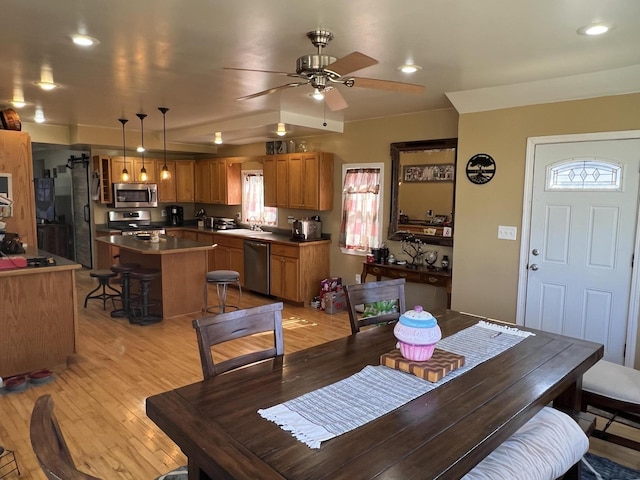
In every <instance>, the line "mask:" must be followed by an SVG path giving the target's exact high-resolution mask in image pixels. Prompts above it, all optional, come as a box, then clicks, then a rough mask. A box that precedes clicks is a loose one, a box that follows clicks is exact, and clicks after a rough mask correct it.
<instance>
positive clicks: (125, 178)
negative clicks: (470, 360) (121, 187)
mask: <svg viewBox="0 0 640 480" xmlns="http://www.w3.org/2000/svg"><path fill="white" fill-rule="evenodd" d="M118 121H119V122H120V123H121V124H122V159H123V162H124V163H123V168H122V173H121V174H120V178H121V179H122V181H123V182H128V181H129V172H128V171H127V146H126V145H127V144H126V142H125V138H124V124H125V123H127V122H128V121H129V120H127V119H126V118H119V119H118Z"/></svg>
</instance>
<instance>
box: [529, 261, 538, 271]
mask: <svg viewBox="0 0 640 480" xmlns="http://www.w3.org/2000/svg"><path fill="white" fill-rule="evenodd" d="M529 270H533V271H534V272H535V271H536V270H538V265H536V264H535V263H532V264H531V265H529Z"/></svg>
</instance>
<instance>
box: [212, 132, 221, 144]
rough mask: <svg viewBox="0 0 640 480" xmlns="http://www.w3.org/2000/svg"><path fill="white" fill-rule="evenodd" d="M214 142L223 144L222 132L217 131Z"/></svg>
mask: <svg viewBox="0 0 640 480" xmlns="http://www.w3.org/2000/svg"><path fill="white" fill-rule="evenodd" d="M213 143H215V144H216V145H221V144H222V132H215V133H214V136H213Z"/></svg>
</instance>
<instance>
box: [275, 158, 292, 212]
mask: <svg viewBox="0 0 640 480" xmlns="http://www.w3.org/2000/svg"><path fill="white" fill-rule="evenodd" d="M275 206H276V207H280V208H289V156H288V155H276V205H275Z"/></svg>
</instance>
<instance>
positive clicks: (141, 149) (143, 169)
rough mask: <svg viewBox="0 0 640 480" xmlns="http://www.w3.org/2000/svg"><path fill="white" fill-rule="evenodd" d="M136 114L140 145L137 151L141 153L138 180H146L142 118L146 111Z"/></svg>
mask: <svg viewBox="0 0 640 480" xmlns="http://www.w3.org/2000/svg"><path fill="white" fill-rule="evenodd" d="M136 116H137V117H138V118H139V119H140V147H138V151H139V152H140V153H141V154H142V168H141V169H140V181H141V182H146V181H147V169H146V168H144V152H145V149H144V119H145V117H146V116H147V114H146V113H136Z"/></svg>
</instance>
